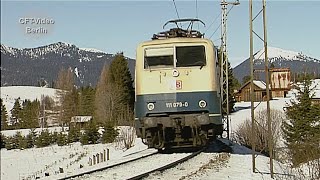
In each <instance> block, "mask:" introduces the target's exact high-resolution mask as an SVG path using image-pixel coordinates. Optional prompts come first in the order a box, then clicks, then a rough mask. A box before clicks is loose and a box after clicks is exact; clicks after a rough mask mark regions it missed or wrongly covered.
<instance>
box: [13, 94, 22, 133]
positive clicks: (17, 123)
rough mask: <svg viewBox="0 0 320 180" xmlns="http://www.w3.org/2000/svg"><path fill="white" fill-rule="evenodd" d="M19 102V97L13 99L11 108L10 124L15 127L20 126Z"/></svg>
mask: <svg viewBox="0 0 320 180" xmlns="http://www.w3.org/2000/svg"><path fill="white" fill-rule="evenodd" d="M21 110H22V108H21V104H20V97H19V98H18V99H16V100H15V102H14V105H13V108H12V109H11V119H10V122H11V126H12V127H13V128H15V129H17V128H20V120H21Z"/></svg>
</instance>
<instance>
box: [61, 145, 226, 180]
mask: <svg viewBox="0 0 320 180" xmlns="http://www.w3.org/2000/svg"><path fill="white" fill-rule="evenodd" d="M229 148H230V147H229ZM230 149H231V148H230ZM230 149H228V146H227V145H226V144H224V143H223V142H221V141H219V140H217V141H215V142H213V143H212V144H210V145H209V146H208V147H205V148H203V149H200V150H198V151H196V152H192V153H181V151H180V153H166V154H160V153H152V154H149V155H146V156H142V157H139V158H135V159H131V160H130V161H125V162H122V163H119V164H114V165H112V166H107V167H103V168H100V169H95V170H92V171H88V172H84V173H79V174H76V175H72V176H68V177H64V178H61V179H90V180H91V179H92V180H96V179H129V180H136V179H143V178H146V177H148V176H149V175H150V174H154V173H155V172H159V173H160V174H161V172H164V171H166V170H168V169H172V168H174V167H175V166H177V165H179V164H181V163H184V162H186V161H188V160H190V159H192V158H194V157H195V156H197V155H199V154H200V153H211V152H229V150H230Z"/></svg>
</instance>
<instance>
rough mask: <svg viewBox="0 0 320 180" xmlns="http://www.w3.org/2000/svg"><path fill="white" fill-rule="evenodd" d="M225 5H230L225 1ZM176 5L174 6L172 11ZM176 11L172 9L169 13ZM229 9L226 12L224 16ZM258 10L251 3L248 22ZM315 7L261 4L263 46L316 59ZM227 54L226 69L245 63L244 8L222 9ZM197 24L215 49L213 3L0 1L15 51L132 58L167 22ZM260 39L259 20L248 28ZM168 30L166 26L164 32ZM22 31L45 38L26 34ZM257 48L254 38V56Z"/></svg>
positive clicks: (288, 0) (217, 19) (319, 4)
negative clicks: (50, 48)
mask: <svg viewBox="0 0 320 180" xmlns="http://www.w3.org/2000/svg"><path fill="white" fill-rule="evenodd" d="M229 2H231V1H229ZM175 5H176V6H175ZM175 7H176V9H175ZM230 9H231V10H230ZM261 9H262V6H261V1H256V0H254V1H253V11H254V13H253V16H256V15H257V14H258V12H259V11H260V10H261ZM319 9H320V1H295V0H282V1H275V0H269V1H268V0H267V7H266V14H267V18H266V21H267V22H266V23H267V40H268V45H269V46H272V47H279V48H282V49H287V50H293V51H297V52H303V53H304V54H306V55H309V56H311V57H314V58H317V59H320V51H319V42H320V35H319V32H320V31H319V29H320V20H319V18H320V11H319ZM228 10H230V11H229V14H228V20H227V50H228V55H229V61H230V63H231V66H233V67H234V66H236V65H237V64H239V63H241V62H242V61H243V60H245V59H247V58H248V57H249V5H248V1H240V5H238V6H232V5H228ZM178 16H179V18H199V19H201V20H202V21H203V22H204V23H205V24H206V26H205V27H203V26H202V25H199V26H198V25H196V26H195V27H197V28H199V30H200V31H201V32H202V33H205V37H206V38H209V39H211V40H212V41H213V42H214V44H215V45H217V46H220V37H221V30H220V24H221V6H220V1H217V0H206V1H204V0H188V1H187V0H184V1H182V0H180V1H179V0H175V1H169V0H161V1H146V0H145V1H133V0H131V1H107V0H105V1H71V0H70V1H61V0H60V1H58V0H55V1H13V0H11V1H9V0H5V1H1V44H4V45H6V46H11V47H16V48H32V47H39V46H43V45H47V44H51V43H55V42H59V41H60V42H67V43H70V44H75V45H76V46H78V47H81V48H95V49H99V50H102V51H105V52H107V53H117V52H124V55H125V56H128V57H130V58H135V54H136V53H135V51H136V47H137V45H138V44H139V43H141V42H143V41H147V40H150V39H151V37H152V35H153V34H155V33H158V32H161V31H164V30H165V29H163V28H162V26H163V25H164V24H165V22H167V21H168V20H172V19H178ZM25 18H42V19H45V20H48V21H50V23H49V24H31V23H30V22H28V23H26V21H25V20H26V19H25ZM253 25H254V31H255V32H256V33H257V34H259V35H260V36H261V37H263V28H262V27H263V26H262V14H260V15H259V16H258V17H257V18H256V19H255V21H254V22H253ZM170 27H173V26H168V27H167V28H170ZM28 28H35V29H36V28H38V29H39V32H41V30H43V31H44V30H46V31H47V33H39V32H38V33H34V34H33V33H31V34H30V33H28V30H30V29H28ZM262 48H263V43H262V41H261V40H260V39H259V38H258V37H257V36H255V37H254V51H255V52H256V51H258V50H260V49H262Z"/></svg>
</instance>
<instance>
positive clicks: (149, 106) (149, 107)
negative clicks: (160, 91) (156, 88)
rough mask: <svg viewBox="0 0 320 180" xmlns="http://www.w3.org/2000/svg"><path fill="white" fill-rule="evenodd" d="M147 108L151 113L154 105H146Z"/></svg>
mask: <svg viewBox="0 0 320 180" xmlns="http://www.w3.org/2000/svg"><path fill="white" fill-rule="evenodd" d="M147 108H148V110H149V111H152V110H153V109H154V104H153V103H148V104H147Z"/></svg>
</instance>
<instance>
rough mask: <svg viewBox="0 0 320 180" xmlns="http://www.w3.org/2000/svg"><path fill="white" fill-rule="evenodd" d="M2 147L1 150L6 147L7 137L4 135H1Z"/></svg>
mask: <svg viewBox="0 0 320 180" xmlns="http://www.w3.org/2000/svg"><path fill="white" fill-rule="evenodd" d="M0 147H1V149H2V148H5V147H6V136H5V135H3V134H2V133H1V139H0Z"/></svg>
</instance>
